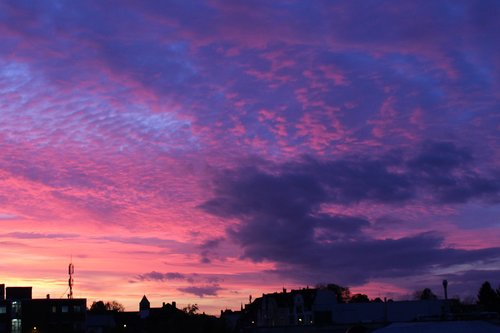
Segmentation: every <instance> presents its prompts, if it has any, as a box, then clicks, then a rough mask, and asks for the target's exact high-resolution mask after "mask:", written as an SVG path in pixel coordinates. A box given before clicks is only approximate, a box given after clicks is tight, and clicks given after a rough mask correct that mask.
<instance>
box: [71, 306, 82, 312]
mask: <svg viewBox="0 0 500 333" xmlns="http://www.w3.org/2000/svg"><path fill="white" fill-rule="evenodd" d="M81 309H82V308H81V307H80V305H73V312H80V310H81Z"/></svg>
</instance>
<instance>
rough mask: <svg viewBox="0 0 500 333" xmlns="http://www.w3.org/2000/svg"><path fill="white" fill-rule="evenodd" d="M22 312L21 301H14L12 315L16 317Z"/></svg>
mask: <svg viewBox="0 0 500 333" xmlns="http://www.w3.org/2000/svg"><path fill="white" fill-rule="evenodd" d="M20 314H21V302H17V301H14V302H12V315H13V316H14V317H16V316H19V315H20Z"/></svg>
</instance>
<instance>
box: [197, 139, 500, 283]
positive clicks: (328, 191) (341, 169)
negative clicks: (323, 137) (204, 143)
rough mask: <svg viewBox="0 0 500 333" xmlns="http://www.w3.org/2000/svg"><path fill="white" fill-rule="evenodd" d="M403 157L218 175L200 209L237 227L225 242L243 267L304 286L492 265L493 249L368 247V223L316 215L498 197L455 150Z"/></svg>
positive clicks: (438, 239)
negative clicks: (336, 208) (261, 265)
mask: <svg viewBox="0 0 500 333" xmlns="http://www.w3.org/2000/svg"><path fill="white" fill-rule="evenodd" d="M400 156H401V157H398V158H395V157H394V156H393V155H388V156H387V157H386V158H385V159H382V158H380V159H370V158H363V157H358V158H352V159H344V160H336V161H319V160H315V159H313V158H310V157H309V158H304V159H303V160H302V161H300V162H294V163H285V164H281V165H275V166H274V168H269V166H266V170H263V169H262V170H261V169H258V168H241V169H239V170H233V171H229V172H225V173H224V174H223V175H222V176H220V177H218V178H217V179H216V183H215V193H214V194H215V195H214V198H213V199H211V200H208V201H207V202H205V203H204V204H203V205H202V209H204V210H205V211H207V212H209V213H212V214H214V215H217V216H221V217H225V218H227V217H231V218H238V219H239V220H240V223H239V224H238V225H237V226H235V227H230V228H228V230H227V234H228V237H229V238H230V239H232V240H233V241H235V242H236V243H237V244H239V245H240V246H241V247H242V249H243V257H245V258H248V259H251V260H253V261H272V262H276V263H277V269H276V270H275V272H276V273H279V274H281V275H283V276H293V277H295V278H297V279H299V280H302V281H304V282H309V283H311V282H313V283H314V282H317V281H321V280H322V279H329V278H331V279H335V280H336V281H338V282H341V283H354V284H357V283H363V282H366V281H367V280H369V279H371V278H377V277H404V276H410V275H416V274H424V273H427V272H430V271H431V270H432V269H434V268H439V267H449V266H452V265H459V264H467V263H473V262H478V261H483V262H484V261H488V260H494V259H496V258H499V257H500V248H486V249H480V250H462V249H454V248H450V247H446V246H445V244H444V240H443V237H442V236H441V235H439V234H437V233H433V232H427V233H422V234H417V235H413V236H408V237H402V238H397V239H390V238H387V239H374V238H372V237H370V235H369V233H368V232H367V230H366V229H368V228H370V227H371V225H372V224H371V223H370V221H369V220H367V219H365V218H363V217H359V216H346V215H338V214H336V215H335V214H327V213H325V212H323V211H322V210H321V205H322V204H330V203H335V204H340V205H345V206H351V205H355V204H357V203H360V202H372V203H376V204H383V205H388V206H389V207H390V206H391V205H396V204H397V205H402V204H403V205H404V204H405V203H406V202H409V201H416V202H425V201H423V200H430V202H426V204H430V205H432V204H439V203H441V202H442V201H448V202H455V203H456V202H462V201H467V200H473V199H475V200H483V199H486V200H491V199H493V198H495V197H498V192H499V188H498V185H497V184H498V180H496V179H494V178H492V179H491V180H490V178H488V177H490V176H488V175H482V174H479V173H478V171H475V169H474V166H475V165H474V159H473V157H472V155H471V154H470V153H468V152H467V151H466V150H465V149H461V148H458V147H457V146H456V145H454V144H452V143H443V142H438V143H425V144H424V145H423V146H422V147H421V149H420V151H419V152H418V153H416V154H414V156H412V157H411V158H403V156H404V154H401V155H400ZM271 169H272V171H270V170H271ZM488 186H489V187H488ZM460 194H462V195H461V196H460ZM429 197H430V198H431V199H424V198H429Z"/></svg>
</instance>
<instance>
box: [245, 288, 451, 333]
mask: <svg viewBox="0 0 500 333" xmlns="http://www.w3.org/2000/svg"><path fill="white" fill-rule="evenodd" d="M447 314H449V302H447V301H446V300H425V301H400V302H367V303H338V301H337V294H336V293H335V292H333V291H331V290H328V289H309V288H306V289H300V290H292V291H290V292H287V291H286V290H283V292H282V293H273V294H263V295H262V297H259V298H256V299H255V300H254V301H253V302H252V303H251V304H247V305H246V306H245V309H244V310H243V311H242V316H241V319H240V321H239V326H240V327H248V328H251V327H254V328H259V327H262V328H263V327H285V326H330V325H346V324H356V323H367V322H370V323H388V322H405V321H415V320H438V319H442V318H444V317H445V316H446V315H447Z"/></svg>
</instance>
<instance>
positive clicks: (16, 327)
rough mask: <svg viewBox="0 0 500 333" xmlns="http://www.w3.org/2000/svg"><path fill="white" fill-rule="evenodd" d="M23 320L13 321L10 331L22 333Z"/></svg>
mask: <svg viewBox="0 0 500 333" xmlns="http://www.w3.org/2000/svg"><path fill="white" fill-rule="evenodd" d="M21 328H22V326H21V319H12V322H11V326H10V331H11V332H12V333H21Z"/></svg>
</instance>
